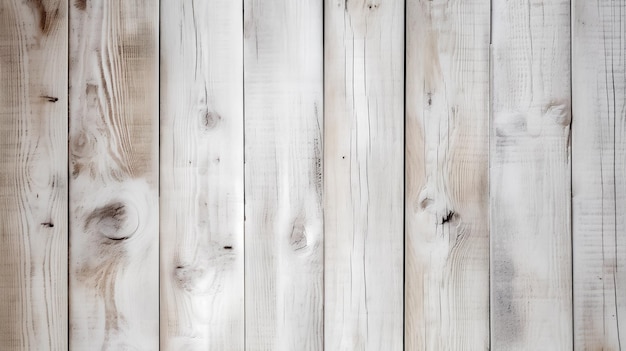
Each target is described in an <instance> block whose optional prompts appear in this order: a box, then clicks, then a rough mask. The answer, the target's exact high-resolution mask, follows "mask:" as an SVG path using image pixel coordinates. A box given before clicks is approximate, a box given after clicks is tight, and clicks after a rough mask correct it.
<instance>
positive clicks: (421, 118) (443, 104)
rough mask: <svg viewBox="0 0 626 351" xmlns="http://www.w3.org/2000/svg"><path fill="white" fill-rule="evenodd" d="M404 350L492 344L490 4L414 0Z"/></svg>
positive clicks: (409, 25)
mask: <svg viewBox="0 0 626 351" xmlns="http://www.w3.org/2000/svg"><path fill="white" fill-rule="evenodd" d="M406 28H407V45H406V47H407V48H406V60H407V61H406V70H407V74H406V128H407V131H406V209H405V211H406V221H405V223H406V285H405V287H406V290H405V298H406V304H405V306H406V307H405V308H406V310H405V316H406V325H405V342H406V345H407V346H406V349H407V350H487V349H489V215H488V209H489V208H488V203H489V199H488V190H489V189H488V173H489V172H488V169H489V165H488V162H489V143H488V141H489V127H488V125H489V77H490V76H489V40H490V37H489V35H490V34H489V31H490V1H488V0H487V1H485V0H471V1H465V0H463V1H461V0H450V1H448V0H443V1H440V0H435V1H428V0H410V1H409V2H408V3H407V26H406Z"/></svg>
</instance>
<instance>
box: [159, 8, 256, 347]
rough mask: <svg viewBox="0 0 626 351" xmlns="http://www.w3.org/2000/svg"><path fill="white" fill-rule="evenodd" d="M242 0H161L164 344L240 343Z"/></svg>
mask: <svg viewBox="0 0 626 351" xmlns="http://www.w3.org/2000/svg"><path fill="white" fill-rule="evenodd" d="M242 7H243V3H242V2H241V1H239V2H238V1H230V0H211V1H198V0H193V1H186V2H180V1H161V163H160V170H161V182H160V188H161V192H160V203H161V206H160V209H161V210H160V213H161V216H160V224H161V256H160V257H161V350H243V347H244V330H243V328H244V306H243V302H244V301H243V298H244V286H243V283H244V275H243V274H244V272H243V226H244V222H243V188H244V183H243V176H244V163H243V132H244V131H243V23H242V22H243V18H242Z"/></svg>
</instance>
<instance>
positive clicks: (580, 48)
mask: <svg viewBox="0 0 626 351" xmlns="http://www.w3.org/2000/svg"><path fill="white" fill-rule="evenodd" d="M572 16H573V21H572V24H573V28H572V40H573V42H572V70H573V74H572V93H573V108H574V109H573V122H572V170H573V172H572V173H573V175H572V182H573V187H572V191H573V200H572V201H573V212H572V213H573V216H574V217H573V218H574V221H573V243H574V335H575V336H576V339H575V345H574V349H575V350H621V349H622V345H624V343H626V321H624V320H623V318H624V317H626V294H625V292H626V238H625V237H624V235H626V222H625V220H626V216H625V213H624V211H625V210H626V202H625V201H626V181H625V177H626V169H625V167H626V149H625V148H624V142H625V139H624V132H625V128H626V123H625V119H626V27H625V25H626V3H624V2H622V1H610V0H600V1H593V2H592V1H581V0H575V1H574V6H573V13H572Z"/></svg>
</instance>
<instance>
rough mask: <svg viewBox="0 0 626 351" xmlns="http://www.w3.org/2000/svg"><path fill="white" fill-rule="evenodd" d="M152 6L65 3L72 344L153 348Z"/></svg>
mask: <svg viewBox="0 0 626 351" xmlns="http://www.w3.org/2000/svg"><path fill="white" fill-rule="evenodd" d="M158 8H159V6H158V1H157V0H130V1H129V0H90V1H73V2H72V6H71V8H70V14H71V21H70V96H69V101H70V140H69V151H70V162H71V164H70V209H69V210H70V243H71V245H70V348H71V349H72V350H94V349H98V350H126V349H137V350H156V349H158V347H159V346H158V345H159V251H158V248H159V234H158V230H159V226H158V217H159V212H158V152H159V147H158V145H159V136H158V133H159V130H158V126H159V120H158V90H159V81H158V32H159V31H158V23H159V17H158Z"/></svg>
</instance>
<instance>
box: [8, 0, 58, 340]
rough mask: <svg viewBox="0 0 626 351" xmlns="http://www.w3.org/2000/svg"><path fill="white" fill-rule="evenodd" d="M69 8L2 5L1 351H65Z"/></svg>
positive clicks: (54, 1)
mask: <svg viewBox="0 0 626 351" xmlns="http://www.w3.org/2000/svg"><path fill="white" fill-rule="evenodd" d="M67 6H68V4H67V1H65V0H47V1H46V0H40V1H28V2H27V1H18V0H4V1H2V2H0V240H1V244H0V291H1V293H0V348H2V350H8V351H10V350H62V349H65V348H67V245H68V242H67V146H66V145H67V144H66V142H67V29H68V27H67V26H68V15H67Z"/></svg>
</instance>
